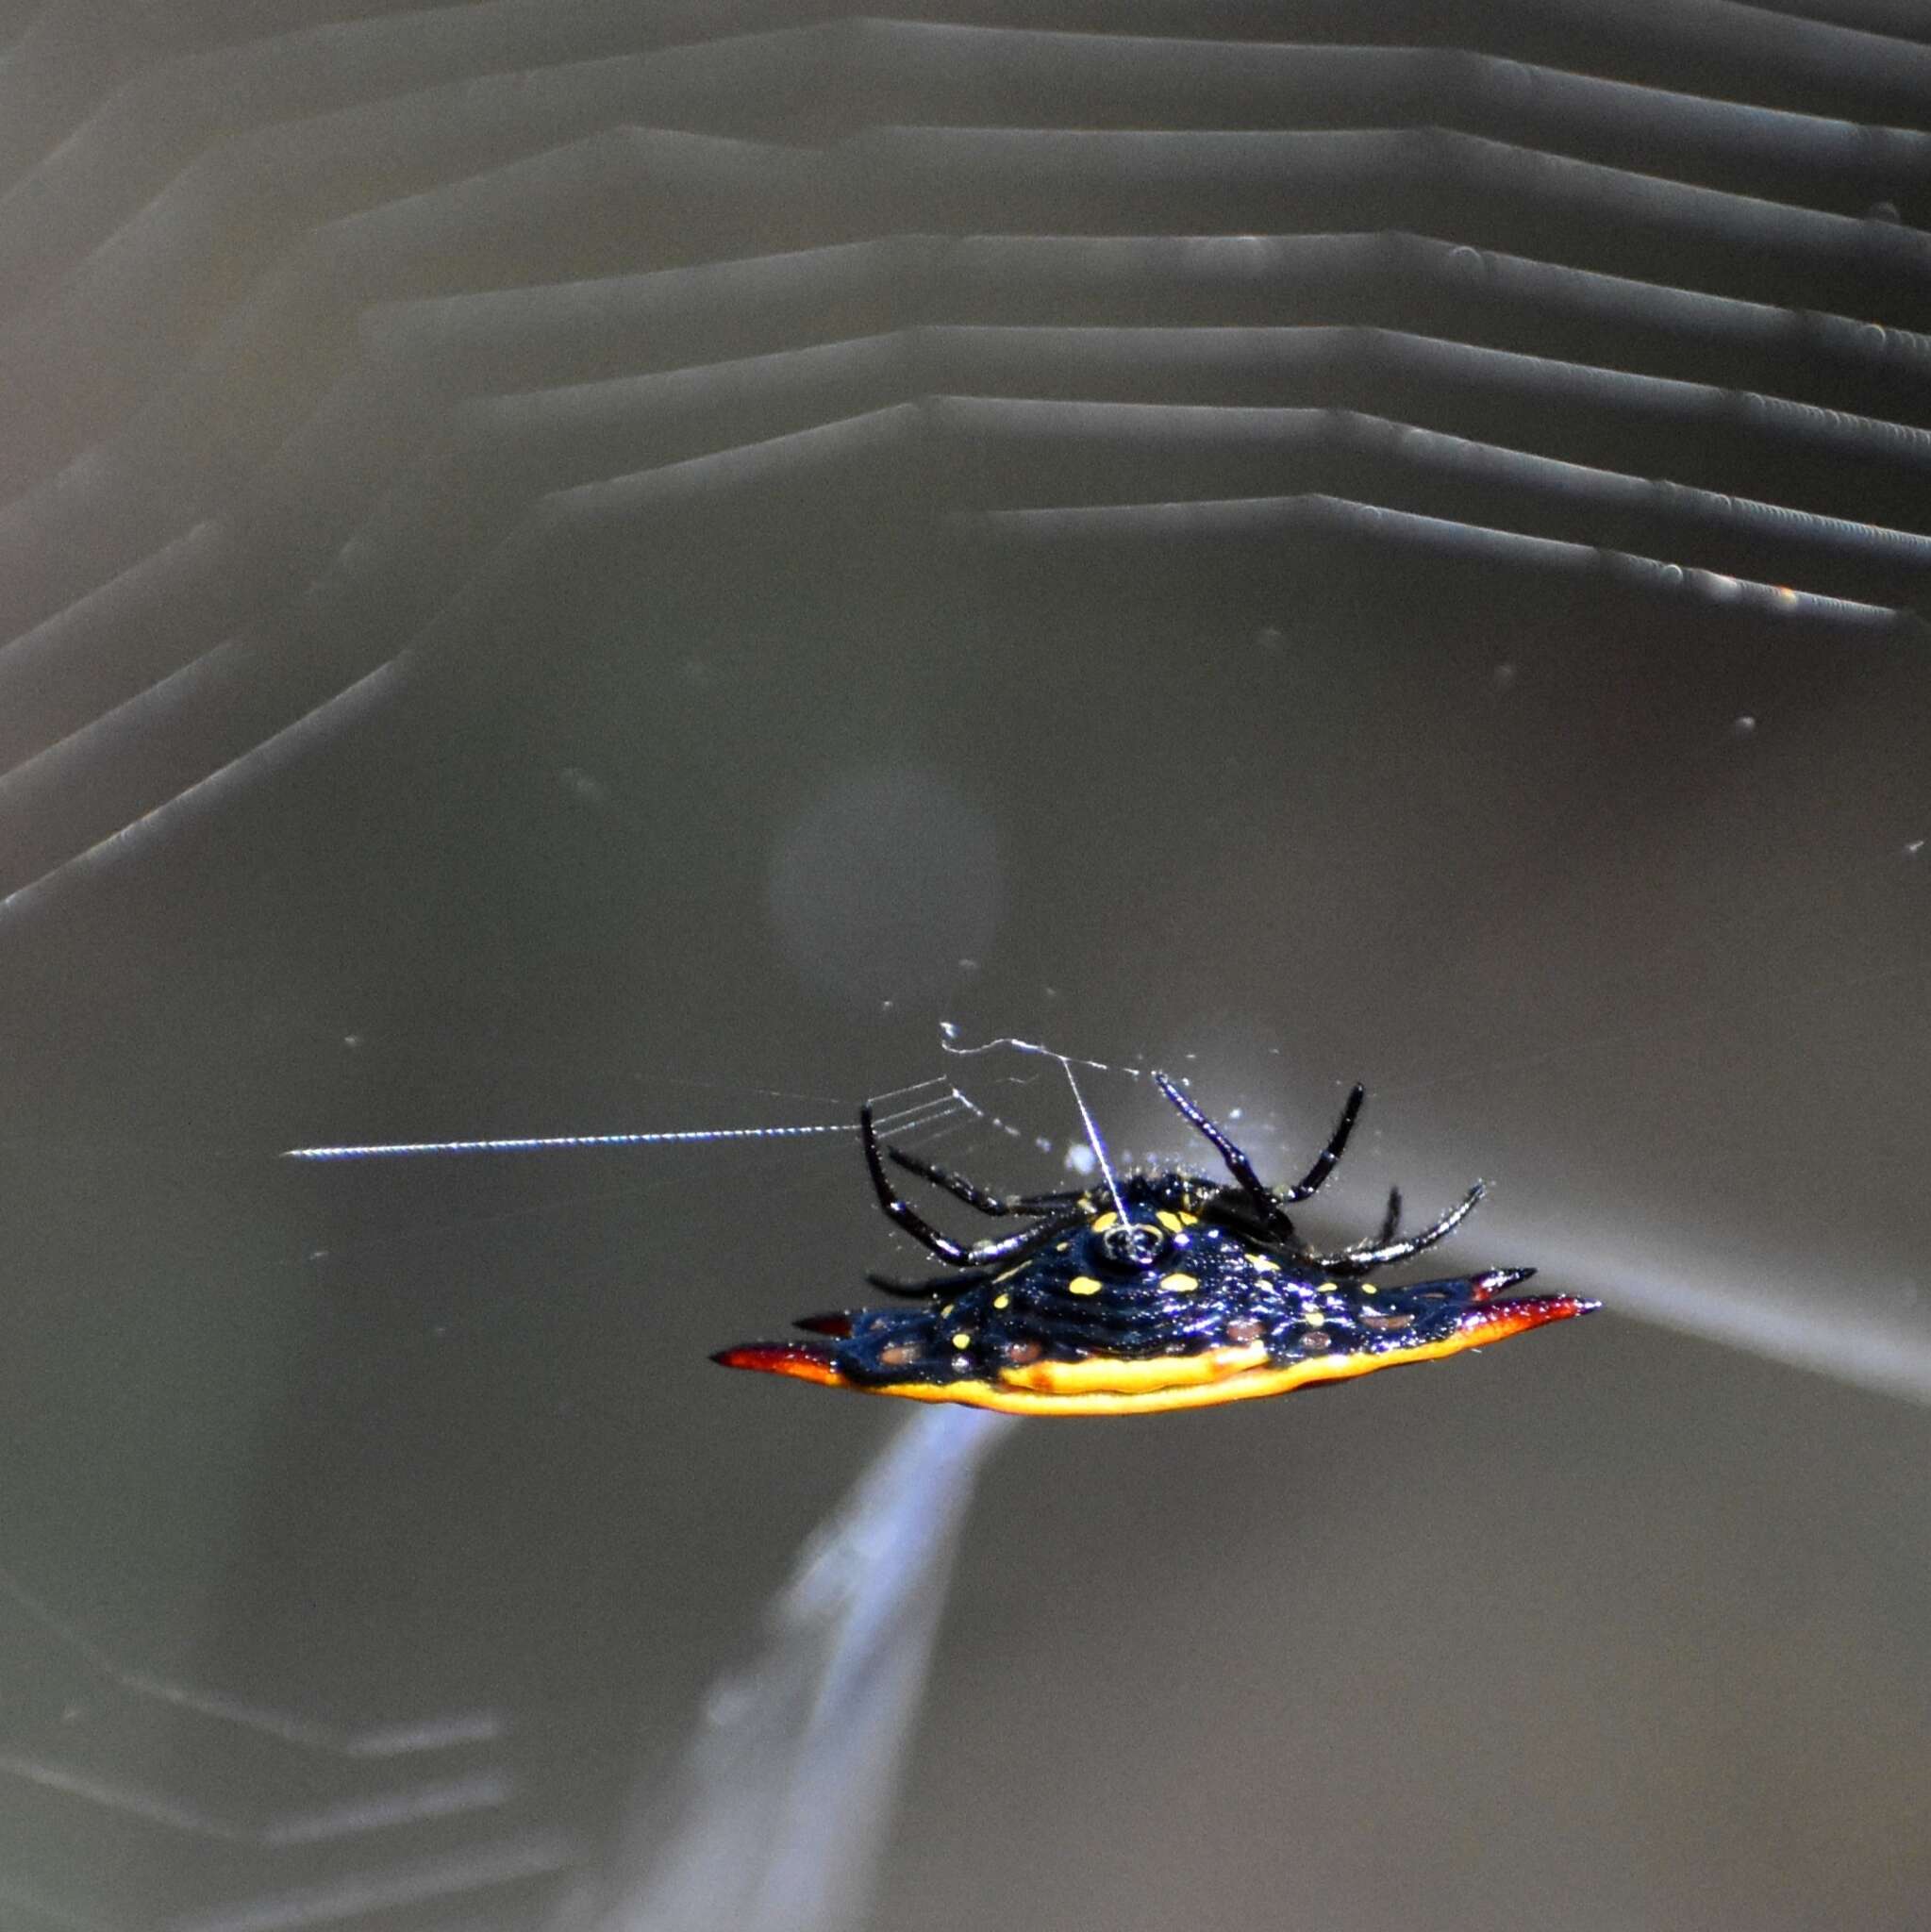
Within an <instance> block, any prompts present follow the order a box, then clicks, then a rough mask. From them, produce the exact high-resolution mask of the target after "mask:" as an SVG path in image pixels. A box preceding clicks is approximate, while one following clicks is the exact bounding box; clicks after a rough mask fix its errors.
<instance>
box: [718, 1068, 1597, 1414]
mask: <svg viewBox="0 0 1931 1932" xmlns="http://www.w3.org/2000/svg"><path fill="white" fill-rule="evenodd" d="M1153 1079H1154V1084H1155V1085H1156V1086H1157V1088H1158V1089H1159V1091H1160V1092H1161V1093H1162V1094H1163V1095H1164V1096H1165V1097H1166V1099H1167V1100H1168V1101H1169V1102H1171V1103H1172V1105H1173V1106H1174V1108H1175V1109H1176V1110H1177V1111H1178V1112H1179V1113H1180V1115H1181V1117H1182V1118H1183V1119H1184V1120H1186V1122H1187V1123H1188V1124H1189V1125H1190V1126H1191V1127H1192V1128H1193V1129H1194V1130H1195V1131H1196V1132H1197V1133H1199V1134H1200V1135H1201V1137H1202V1138H1203V1139H1204V1140H1205V1141H1207V1143H1208V1144H1209V1145H1210V1146H1211V1147H1212V1148H1213V1150H1214V1152H1215V1153H1216V1154H1218V1155H1219V1156H1220V1158H1221V1160H1222V1162H1223V1164H1224V1166H1225V1168H1226V1170H1227V1172H1228V1174H1231V1175H1232V1177H1233V1179H1232V1183H1231V1185H1230V1184H1228V1183H1227V1182H1224V1181H1214V1180H1209V1179H1204V1178H1202V1177H1201V1176H1199V1175H1197V1174H1189V1173H1185V1172H1182V1171H1179V1170H1172V1169H1167V1170H1161V1171H1160V1172H1157V1173H1152V1174H1124V1175H1122V1176H1121V1177H1120V1179H1119V1182H1118V1184H1117V1187H1114V1186H1112V1185H1111V1184H1110V1183H1109V1185H1108V1187H1107V1188H1105V1189H1100V1190H1095V1189H1093V1188H1087V1189H1083V1190H1080V1191H1061V1192H1057V1193H1044V1194H1020V1195H1016V1196H1010V1197H1008V1196H1006V1195H1001V1194H994V1193H990V1192H988V1191H986V1190H985V1189H983V1188H980V1187H978V1186H976V1185H974V1183H973V1182H972V1181H969V1180H965V1179H963V1178H961V1177H960V1176H959V1175H957V1174H953V1173H951V1172H950V1171H949V1170H947V1169H945V1168H942V1167H939V1166H935V1165H934V1164H933V1163H932V1162H930V1161H926V1160H921V1159H920V1158H918V1157H917V1156H915V1155H911V1154H907V1153H905V1152H903V1151H902V1150H901V1149H899V1148H896V1147H889V1146H886V1145H885V1144H883V1143H882V1142H881V1141H880V1140H879V1138H878V1134H877V1130H876V1128H875V1127H874V1124H873V1119H872V1109H871V1108H870V1107H866V1108H863V1109H861V1111H860V1112H859V1115H858V1136H859V1140H860V1141H861V1143H862V1145H863V1147H864V1151H865V1164H866V1167H867V1169H868V1170H869V1172H870V1174H871V1176H872V1185H873V1187H874V1190H875V1191H876V1192H877V1195H878V1205H879V1206H880V1207H881V1208H883V1209H884V1210H885V1213H886V1215H887V1216H888V1217H889V1218H890V1219H891V1222H892V1223H893V1224H895V1225H896V1226H898V1227H900V1228H902V1229H903V1230H904V1231H905V1232H906V1233H907V1234H908V1235H910V1236H911V1238H912V1239H913V1240H914V1241H918V1242H919V1243H920V1244H921V1245H922V1246H924V1247H925V1248H926V1249H928V1250H929V1251H930V1252H931V1253H932V1254H934V1255H936V1256H937V1257H939V1259H940V1260H941V1261H943V1262H944V1263H946V1266H947V1270H948V1272H947V1273H945V1274H940V1275H937V1276H935V1277H933V1278H932V1279H930V1280H925V1281H910V1282H906V1281H896V1280H891V1279H888V1278H886V1277H885V1276H882V1275H877V1274H868V1275H867V1276H866V1279H867V1280H868V1281H869V1282H870V1283H871V1284H872V1286H873V1287H874V1288H877V1289H879V1290H881V1291H884V1292H885V1293H887V1294H891V1295H895V1296H898V1297H900V1298H901V1299H904V1300H907V1301H911V1302H916V1303H918V1304H920V1306H919V1307H904V1308H892V1307H878V1308H856V1309H847V1310H842V1311H840V1312H836V1313H833V1314H828V1315H812V1316H807V1317H806V1318H805V1319H804V1320H803V1321H800V1322H799V1323H797V1324H796V1325H797V1326H798V1327H799V1328H802V1329H804V1330H806V1331H807V1333H808V1334H811V1335H813V1336H815V1337H822V1338H824V1339H823V1340H813V1341H773V1342H751V1343H747V1344H746V1345H744V1346H742V1347H740V1348H727V1349H724V1350H723V1351H722V1352H720V1353H719V1354H718V1355H716V1356H714V1357H712V1359H713V1360H714V1361H719V1362H722V1363H724V1366H725V1367H726V1368H733V1369H759V1370H763V1371H764V1372H766V1373H767V1374H777V1375H792V1376H796V1377H797V1378H798V1379H800V1380H801V1381H807V1382H818V1383H823V1384H824V1385H825V1386H826V1387H828V1388H834V1389H857V1390H859V1391H863V1392H864V1393H866V1394H871V1395H898V1396H904V1397H907V1398H908V1399H910V1400H912V1401H914V1402H960V1403H966V1404H969V1405H971V1406H973V1407H978V1408H996V1409H1005V1410H1007V1411H1010V1412H1012V1413H1016V1414H1020V1415H1128V1414H1140V1413H1145V1412H1147V1411H1149V1410H1154V1409H1168V1408H1197V1407H1206V1406H1207V1405H1209V1404H1213V1403H1221V1402H1238V1401H1241V1400H1244V1399H1247V1398H1250V1397H1254V1396H1261V1395H1285V1394H1287V1393H1288V1392H1289V1391H1291V1390H1295V1389H1303V1388H1307V1387H1310V1386H1312V1385H1315V1384H1319V1383H1323V1382H1340V1381H1344V1380H1347V1379H1349V1378H1350V1377H1353V1376H1356V1375H1365V1374H1372V1373H1373V1371H1374V1370H1376V1369H1386V1368H1392V1367H1395V1366H1397V1365H1398V1364H1400V1363H1403V1362H1421V1361H1438V1360H1440V1358H1441V1357H1444V1356H1451V1355H1457V1354H1459V1353H1460V1351H1461V1350H1463V1349H1465V1348H1477V1347H1480V1346H1482V1345H1484V1344H1485V1343H1488V1342H1493V1341H1507V1339H1508V1338H1509V1337H1510V1336H1512V1335H1520V1334H1522V1333H1523V1332H1524V1331H1525V1330H1527V1329H1530V1328H1538V1327H1540V1326H1541V1325H1542V1324H1544V1323H1545V1322H1560V1321H1563V1320H1565V1319H1567V1318H1568V1317H1570V1316H1572V1315H1584V1314H1588V1313H1589V1312H1590V1309H1592V1308H1595V1307H1599V1306H1600V1304H1599V1303H1596V1302H1592V1301H1584V1300H1581V1299H1579V1298H1577V1297H1575V1296H1573V1295H1536V1296H1513V1297H1508V1298H1506V1299H1504V1298H1501V1297H1502V1296H1503V1291H1505V1290H1507V1289H1509V1288H1513V1287H1514V1286H1515V1285H1516V1283H1518V1282H1521V1281H1525V1280H1526V1279H1527V1278H1528V1277H1529V1276H1530V1275H1531V1274H1534V1273H1535V1271H1534V1270H1533V1269H1532V1268H1491V1269H1489V1270H1487V1271H1486V1272H1484V1273H1482V1274H1462V1275H1457V1276H1454V1277H1453V1278H1450V1279H1446V1280H1439V1281H1423V1282H1418V1283H1415V1284H1413V1285H1411V1286H1408V1287H1405V1288H1391V1287H1389V1286H1386V1285H1377V1284H1375V1283H1374V1282H1373V1281H1371V1280H1369V1279H1368V1278H1367V1277H1368V1275H1369V1274H1370V1273H1371V1272H1372V1271H1373V1270H1376V1269H1379V1268H1383V1267H1388V1266H1391V1265H1393V1264H1394V1263H1397V1262H1401V1261H1406V1260H1407V1259H1408V1258H1409V1257H1411V1256H1414V1255H1419V1254H1421V1253H1423V1251H1424V1250H1425V1249H1428V1248H1432V1247H1433V1246H1435V1244H1436V1243H1437V1242H1438V1241H1443V1240H1445V1239H1446V1238H1447V1237H1448V1236H1449V1235H1450V1234H1452V1233H1453V1232H1454V1231H1455V1229H1456V1228H1457V1226H1458V1225H1459V1224H1461V1222H1462V1220H1463V1219H1464V1218H1465V1217H1466V1216H1467V1215H1468V1213H1469V1212H1470V1210H1471V1209H1473V1207H1474V1206H1475V1204H1476V1202H1478V1201H1479V1200H1480V1199H1481V1198H1482V1194H1483V1192H1484V1189H1483V1185H1482V1183H1481V1182H1480V1181H1477V1182H1476V1183H1475V1185H1474V1186H1473V1188H1471V1189H1470V1190H1469V1191H1468V1193H1467V1194H1466V1195H1465V1196H1464V1197H1463V1198H1462V1200H1460V1201H1459V1202H1458V1203H1457V1205H1456V1206H1455V1207H1453V1208H1450V1209H1449V1210H1448V1212H1447V1213H1446V1214H1444V1215H1443V1216H1442V1217H1441V1218H1440V1220H1439V1221H1437V1222H1436V1223H1434V1224H1433V1225H1432V1226H1429V1227H1425V1228H1423V1229H1422V1230H1421V1231H1420V1232H1419V1233H1417V1234H1410V1235H1402V1234H1400V1232H1399V1228H1400V1224H1401V1193H1400V1191H1399V1190H1396V1191H1393V1192H1391V1193H1390V1195H1389V1199H1388V1211H1387V1213H1386V1215H1385V1216H1384V1217H1383V1219H1382V1222H1381V1225H1380V1227H1379V1229H1378V1230H1377V1232H1376V1233H1375V1234H1374V1235H1373V1237H1371V1238H1370V1239H1369V1240H1367V1241H1358V1242H1357V1243H1355V1244H1354V1245H1353V1246H1350V1247H1344V1248H1339V1249H1337V1250H1335V1251H1334V1252H1333V1253H1331V1254H1323V1253H1320V1252H1317V1251H1316V1250H1314V1249H1312V1248H1310V1247H1308V1246H1307V1244H1306V1243H1304V1242H1303V1241H1301V1240H1300V1238H1299V1237H1298V1236H1297V1235H1296V1233H1295V1232H1294V1224H1293V1222H1292V1221H1291V1220H1290V1218H1289V1215H1288V1209H1289V1208H1291V1207H1294V1206H1297V1205H1298V1204H1299V1203H1300V1202H1303V1201H1306V1200H1307V1199H1308V1198H1309V1197H1310V1196H1311V1195H1313V1194H1314V1193H1315V1192H1316V1191H1318V1190H1319V1189H1320V1187H1321V1185H1322V1183H1323V1181H1324V1180H1326V1178H1327V1176H1328V1175H1329V1174H1330V1173H1332V1171H1333V1169H1334V1166H1335V1163H1336V1162H1337V1161H1338V1160H1340V1157H1341V1154H1342V1152H1343V1150H1344V1149H1345V1148H1346V1146H1347V1144H1348V1137H1349V1136H1350V1135H1351V1134H1352V1133H1353V1132H1354V1128H1355V1122H1356V1120H1357V1118H1358V1116H1359V1114H1360V1111H1361V1102H1362V1100H1363V1099H1364V1098H1365V1091H1364V1090H1363V1089H1362V1088H1360V1087H1357V1088H1356V1089H1355V1090H1354V1091H1353V1092H1351V1093H1350V1094H1349V1095H1348V1099H1347V1104H1346V1105H1345V1106H1344V1107H1343V1108H1341V1114H1340V1123H1339V1124H1337V1126H1336V1127H1335V1130H1334V1132H1333V1134H1331V1135H1330V1136H1329V1138H1328V1142H1327V1145H1326V1146H1325V1147H1323V1149H1322V1150H1321V1153H1320V1155H1319V1157H1318V1158H1316V1160H1315V1162H1314V1164H1313V1166H1312V1167H1310V1168H1309V1169H1308V1170H1307V1174H1304V1175H1303V1176H1302V1178H1301V1179H1300V1180H1299V1181H1297V1182H1296V1183H1295V1184H1294V1185H1293V1186H1292V1187H1290V1188H1270V1187H1268V1186H1267V1185H1266V1184H1265V1183H1264V1182H1263V1181H1262V1180H1261V1178H1260V1176H1259V1174H1257V1172H1256V1171H1255V1167H1254V1163H1253V1162H1252V1161H1251V1160H1250V1159H1249V1158H1247V1156H1246V1155H1245V1154H1243V1153H1242V1152H1241V1151H1240V1148H1239V1147H1238V1146H1236V1145H1235V1143H1234V1141H1232V1139H1231V1138H1230V1137H1229V1136H1228V1135H1227V1133H1226V1132H1225V1130H1224V1128H1222V1127H1221V1126H1220V1125H1219V1124H1217V1123H1215V1122H1214V1121H1212V1120H1210V1119H1209V1118H1208V1117H1207V1115H1206V1114H1205V1113H1203V1112H1202V1111H1201V1110H1200V1108H1197V1107H1196V1106H1195V1105H1194V1104H1193V1102H1192V1101H1191V1100H1190V1099H1189V1098H1188V1096H1187V1095H1186V1094H1185V1093H1183V1092H1182V1091H1180V1089H1179V1088H1178V1087H1177V1086H1176V1085H1175V1084H1174V1082H1173V1081H1172V1080H1171V1079H1169V1078H1168V1077H1167V1075H1166V1074H1159V1073H1156V1074H1154V1076H1153ZM887 1161H890V1162H891V1164H892V1165H893V1166H894V1167H897V1168H899V1169H901V1170H903V1171H904V1172H905V1173H907V1174H912V1175H914V1176H916V1177H917V1178H918V1179H920V1180H922V1181H924V1182H926V1183H927V1184H928V1185H929V1186H932V1187H935V1188H938V1189H941V1190H942V1191H944V1192H946V1193H948V1194H950V1195H952V1196H953V1197H954V1198H955V1199H956V1200H958V1201H960V1202H962V1203H964V1205H965V1206H966V1207H968V1208H974V1209H976V1210H977V1211H978V1212H979V1213H981V1214H984V1215H988V1216H990V1217H993V1218H997V1219H1006V1220H1024V1221H1025V1222H1026V1223H1027V1224H1028V1225H1026V1226H1024V1227H1022V1228H1020V1229H1018V1230H1017V1231H1015V1232H1013V1233H1010V1234H1004V1235H994V1236H988V1237H987V1238H986V1239H985V1240H983V1241H955V1240H954V1239H953V1238H952V1237H951V1236H950V1235H947V1234H943V1233H941V1231H940V1230H939V1229H938V1228H936V1227H934V1226H933V1225H932V1224H931V1223H930V1222H928V1221H926V1220H925V1219H924V1216H923V1215H921V1214H920V1213H919V1211H918V1210H917V1209H916V1208H914V1207H912V1205H911V1204H910V1203H909V1202H908V1201H907V1200H906V1199H905V1198H904V1197H903V1196H902V1195H901V1194H900V1193H899V1192H898V1191H897V1190H896V1189H895V1188H894V1187H893V1186H892V1183H891V1177H890V1176H889V1175H888V1174H887V1172H886V1162H887Z"/></svg>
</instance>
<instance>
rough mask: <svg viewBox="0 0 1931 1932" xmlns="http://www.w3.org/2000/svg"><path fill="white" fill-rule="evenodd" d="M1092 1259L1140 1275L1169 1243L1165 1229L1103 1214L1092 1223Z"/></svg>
mask: <svg viewBox="0 0 1931 1932" xmlns="http://www.w3.org/2000/svg"><path fill="white" fill-rule="evenodd" d="M1092 1236H1093V1241H1092V1249H1093V1258H1094V1259H1095V1260H1096V1261H1098V1262H1099V1263H1100V1264H1101V1265H1102V1266H1103V1267H1106V1268H1109V1269H1111V1270H1113V1271H1114V1272H1115V1273H1117V1274H1144V1273H1145V1272H1146V1271H1147V1270H1148V1269H1150V1268H1155V1267H1157V1266H1158V1265H1159V1263H1160V1261H1161V1260H1162V1259H1163V1258H1164V1257H1165V1256H1166V1253H1167V1249H1168V1247H1169V1245H1170V1241H1169V1238H1168V1235H1167V1232H1166V1230H1165V1229H1164V1228H1162V1227H1160V1226H1159V1225H1158V1224H1157V1223H1155V1222H1151V1221H1122V1220H1121V1219H1120V1217H1119V1216H1118V1215H1117V1214H1103V1215H1101V1216H1100V1218H1099V1220H1098V1221H1096V1222H1094V1223H1093V1224H1092Z"/></svg>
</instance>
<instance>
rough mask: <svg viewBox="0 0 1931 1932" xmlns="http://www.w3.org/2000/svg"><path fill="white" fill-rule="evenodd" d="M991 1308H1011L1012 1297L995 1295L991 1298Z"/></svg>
mask: <svg viewBox="0 0 1931 1932" xmlns="http://www.w3.org/2000/svg"><path fill="white" fill-rule="evenodd" d="M992 1306H993V1307H995V1308H1009V1307H1011V1306H1012V1297H1011V1296H1010V1295H1009V1294H995V1295H994V1296H993V1297H992Z"/></svg>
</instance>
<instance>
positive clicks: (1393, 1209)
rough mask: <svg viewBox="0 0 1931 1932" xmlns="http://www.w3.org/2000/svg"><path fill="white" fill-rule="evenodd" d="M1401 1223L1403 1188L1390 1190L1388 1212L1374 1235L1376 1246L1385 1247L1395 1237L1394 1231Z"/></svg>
mask: <svg viewBox="0 0 1931 1932" xmlns="http://www.w3.org/2000/svg"><path fill="white" fill-rule="evenodd" d="M1400 1225H1401V1190H1400V1189H1399V1188H1390V1189H1389V1191H1388V1212H1387V1213H1386V1214H1384V1215H1383V1216H1382V1217H1381V1226H1380V1229H1379V1231H1378V1232H1377V1233H1376V1234H1375V1237H1374V1245H1375V1246H1376V1247H1385V1246H1386V1245H1387V1244H1388V1243H1389V1242H1390V1241H1392V1240H1393V1239H1394V1231H1395V1229H1396V1228H1398V1227H1399V1226H1400Z"/></svg>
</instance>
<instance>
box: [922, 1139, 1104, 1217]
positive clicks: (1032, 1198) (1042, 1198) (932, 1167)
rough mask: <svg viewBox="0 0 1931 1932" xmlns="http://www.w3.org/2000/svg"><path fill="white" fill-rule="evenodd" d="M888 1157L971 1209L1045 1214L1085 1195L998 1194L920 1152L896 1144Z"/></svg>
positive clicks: (1003, 1212)
mask: <svg viewBox="0 0 1931 1932" xmlns="http://www.w3.org/2000/svg"><path fill="white" fill-rule="evenodd" d="M885 1158H886V1159H888V1160H889V1161H891V1163H892V1164H893V1166H895V1167H902V1168H904V1169H905V1171H906V1172H907V1174H917V1175H918V1177H919V1178H920V1179H921V1180H922V1181H930V1182H931V1183H932V1185H933V1186H934V1187H935V1188H943V1189H944V1190H945V1191H946V1192H947V1193H948V1194H951V1195H953V1196H955V1197H956V1198H957V1199H958V1200H960V1201H963V1202H964V1203H965V1204H966V1206H967V1207H968V1208H977V1209H978V1210H979V1212H980V1213H981V1214H1044V1213H1048V1212H1050V1211H1051V1210H1052V1209H1053V1208H1065V1207H1070V1206H1071V1205H1072V1204H1073V1203H1074V1201H1079V1200H1083V1199H1084V1198H1085V1197H1084V1196H1083V1195H1081V1194H1079V1193H1076V1192H1075V1191H1073V1190H1072V1189H1067V1190H1065V1191H1061V1192H1059V1193H1057V1194H1020V1195H1016V1196H1014V1195H1007V1194H994V1193H989V1192H988V1191H987V1190H986V1189H984V1188H982V1187H979V1186H977V1185H976V1184H975V1183H974V1182H972V1181H969V1180H967V1179H966V1178H965V1177H964V1176H963V1175H961V1174H954V1173H953V1172H952V1170H951V1169H950V1168H946V1167H941V1166H939V1165H938V1163H937V1162H936V1161H930V1160H921V1159H920V1158H919V1157H918V1156H917V1155H916V1154H906V1153H902V1152H901V1151H900V1150H899V1149H898V1148H896V1147H888V1148H887V1149H886V1150H885Z"/></svg>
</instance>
